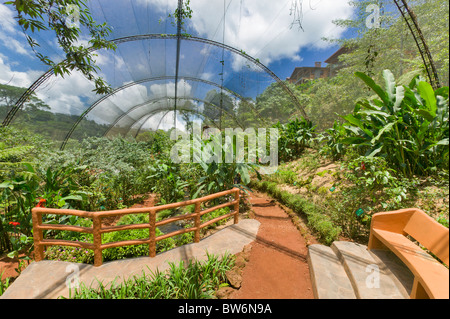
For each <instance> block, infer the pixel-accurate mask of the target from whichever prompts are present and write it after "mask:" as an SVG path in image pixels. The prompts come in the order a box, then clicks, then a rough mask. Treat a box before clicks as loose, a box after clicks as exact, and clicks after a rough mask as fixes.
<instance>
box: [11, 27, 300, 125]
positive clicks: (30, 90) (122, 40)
mask: <svg viewBox="0 0 450 319" xmlns="http://www.w3.org/2000/svg"><path fill="white" fill-rule="evenodd" d="M178 38H179V36H178V35H176V34H144V35H134V36H128V37H121V38H117V39H113V40H111V42H114V43H115V44H120V43H126V42H131V41H139V40H148V39H164V40H166V39H175V40H176V39H178ZM181 39H182V40H187V41H195V42H200V43H206V44H209V45H213V46H216V47H219V48H224V49H226V50H228V51H230V52H233V53H236V54H238V55H240V56H242V57H244V58H246V59H247V60H249V61H251V62H252V63H254V64H255V65H257V66H258V67H260V68H261V69H262V70H263V71H265V72H266V73H267V74H269V75H270V76H271V77H272V78H273V79H274V80H275V81H276V82H278V83H280V84H281V86H282V87H283V89H285V90H286V91H287V93H288V94H289V95H290V96H291V97H292V98H293V100H294V101H295V102H296V104H297V105H298V106H299V107H300V111H301V112H302V114H303V116H304V117H305V118H307V115H306V113H305V111H304V108H303V107H301V105H300V103H299V101H298V99H297V97H296V96H295V95H294V93H293V92H292V91H291V90H290V89H289V88H288V87H287V86H286V84H285V83H284V82H283V81H281V80H280V79H279V78H278V77H277V76H276V75H275V73H273V72H272V71H271V70H270V69H269V68H267V67H266V66H265V65H263V64H262V63H261V62H259V60H257V59H255V58H253V57H251V56H249V55H248V54H246V53H244V52H243V51H241V50H238V49H236V48H234V47H232V46H229V45H226V44H223V43H220V42H216V41H213V40H209V39H204V38H200V37H194V36H186V35H181ZM89 51H91V52H92V51H96V49H94V48H89ZM53 73H54V72H53V70H52V69H50V70H48V71H47V72H45V73H44V74H43V75H42V76H41V77H40V78H39V79H37V80H36V81H35V82H34V83H33V84H32V85H31V86H30V87H29V88H28V89H27V90H26V91H25V92H24V94H23V95H22V96H21V97H20V98H19V100H17V102H16V104H15V107H13V108H12V109H11V110H10V111H9V112H8V114H7V115H6V117H5V119H4V121H3V124H2V126H8V125H9V124H10V123H11V121H12V119H13V118H14V116H15V114H16V113H17V111H18V110H19V109H20V108H22V106H23V104H24V103H25V102H26V100H27V99H28V97H29V96H30V95H31V94H33V92H34V91H35V90H36V89H37V88H38V87H39V86H40V85H42V84H43V83H44V82H45V81H47V80H48V79H49V78H50V77H51V76H52V75H53ZM175 77H176V76H174V78H175ZM180 78H181V77H180ZM223 89H225V90H227V91H229V92H230V91H231V90H229V89H227V88H225V87H223Z"/></svg>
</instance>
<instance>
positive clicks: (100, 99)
mask: <svg viewBox="0 0 450 319" xmlns="http://www.w3.org/2000/svg"><path fill="white" fill-rule="evenodd" d="M173 79H175V77H174V76H159V77H154V78H148V79H142V80H139V81H135V82H130V83H127V84H125V85H122V86H121V87H118V88H116V89H115V90H114V91H113V92H111V93H109V94H106V95H103V96H102V97H101V98H99V99H98V100H97V101H95V102H94V103H93V104H91V106H90V107H89V108H87V109H86V110H85V111H84V112H83V113H82V114H81V115H80V116H79V117H78V119H77V121H76V122H75V123H74V124H73V126H72V128H71V129H70V130H69V132H68V133H67V134H66V137H65V138H64V141H63V143H62V144H61V148H60V149H61V150H64V148H65V146H66V144H67V142H68V140H69V138H70V137H71V136H72V133H73V132H74V131H75V129H76V127H77V126H78V124H80V122H81V121H82V120H83V119H84V118H85V117H86V116H87V115H88V114H89V112H91V111H92V110H93V109H94V108H95V107H97V105H99V104H100V103H101V102H103V101H105V100H106V99H108V98H109V97H111V96H112V95H114V94H115V93H117V92H120V91H122V90H124V89H127V88H130V87H132V86H134V85H138V84H142V83H147V82H153V81H164V80H173ZM178 79H179V80H180V79H181V80H185V81H193V82H201V83H205V84H208V85H211V86H214V87H217V88H219V89H222V87H221V86H220V85H219V84H217V83H215V82H211V81H207V80H203V79H198V78H193V77H179V78H178ZM223 89H224V90H226V91H227V92H228V93H230V94H232V95H233V96H235V97H237V98H239V99H240V100H244V97H243V96H241V95H240V94H238V93H236V92H234V91H231V90H229V89H227V88H223ZM165 98H167V97H165ZM254 111H255V112H256V114H257V116H258V117H259V118H260V119H262V120H263V121H265V119H264V118H262V117H260V116H259V114H258V113H257V111H256V110H254Z"/></svg>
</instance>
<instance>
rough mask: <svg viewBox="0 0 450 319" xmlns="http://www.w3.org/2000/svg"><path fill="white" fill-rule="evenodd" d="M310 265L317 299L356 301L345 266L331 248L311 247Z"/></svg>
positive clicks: (309, 247)
mask: <svg viewBox="0 0 450 319" xmlns="http://www.w3.org/2000/svg"><path fill="white" fill-rule="evenodd" d="M308 264H309V271H310V276H311V281H312V286H313V292H314V297H315V298H316V299H356V295H355V293H354V290H353V287H352V284H351V282H350V279H349V278H348V276H347V273H346V271H345V269H344V266H343V265H342V263H341V262H340V260H339V258H338V257H337V256H336V254H335V253H334V251H333V250H332V249H331V248H330V247H328V246H324V245H319V244H314V245H309V246H308Z"/></svg>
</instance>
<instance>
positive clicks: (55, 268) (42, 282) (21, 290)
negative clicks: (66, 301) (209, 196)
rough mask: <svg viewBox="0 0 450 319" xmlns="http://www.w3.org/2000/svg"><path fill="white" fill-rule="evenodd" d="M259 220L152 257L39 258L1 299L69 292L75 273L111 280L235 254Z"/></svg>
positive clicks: (84, 277)
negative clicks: (99, 262)
mask: <svg viewBox="0 0 450 319" xmlns="http://www.w3.org/2000/svg"><path fill="white" fill-rule="evenodd" d="M259 226H260V222H258V221H257V220H255V219H243V220H240V221H239V223H238V224H236V225H232V226H228V227H226V228H224V229H222V230H220V231H218V232H217V233H215V234H213V235H211V236H209V237H207V238H204V239H202V240H201V241H200V242H199V243H192V244H188V245H184V246H181V247H177V248H174V249H172V250H170V251H167V252H164V253H161V254H158V255H157V256H156V257H154V258H150V257H139V258H131V259H124V260H117V261H111V262H106V263H104V264H103V265H102V266H100V267H94V266H93V265H88V264H80V263H70V262H62V261H49V260H44V261H39V262H33V263H31V264H30V265H29V266H28V267H27V268H26V269H25V270H24V271H23V272H22V274H21V275H20V276H19V277H18V278H17V279H16V280H15V281H14V282H13V284H12V285H11V286H10V287H9V288H8V289H7V290H6V292H5V293H4V294H3V295H2V296H1V297H0V299H12V298H20V299H54V298H58V297H59V296H65V297H68V296H69V289H68V287H67V285H66V281H67V282H69V283H70V282H73V280H74V278H75V277H74V276H75V275H76V274H77V275H78V276H79V279H80V281H81V282H83V283H85V284H86V285H87V286H89V284H90V283H93V284H94V285H95V283H96V282H97V279H98V280H100V281H103V282H105V283H106V282H111V281H112V280H114V279H115V278H118V279H117V281H119V280H121V279H122V280H123V279H126V278H129V277H132V276H133V275H140V274H142V271H146V272H149V271H150V270H151V271H155V270H156V269H159V270H160V271H164V270H166V269H168V267H169V265H168V262H175V263H178V262H179V261H180V260H184V261H187V260H189V259H193V258H196V259H197V260H200V261H203V260H206V259H207V256H206V253H207V252H208V253H209V254H215V255H222V254H224V253H225V252H228V253H230V254H236V253H238V252H241V251H242V249H243V248H244V246H246V245H248V244H249V243H251V242H252V241H254V240H255V238H256V235H257V233H258V229H259Z"/></svg>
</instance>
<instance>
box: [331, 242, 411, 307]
mask: <svg viewBox="0 0 450 319" xmlns="http://www.w3.org/2000/svg"><path fill="white" fill-rule="evenodd" d="M331 249H332V250H333V251H334V253H335V254H336V256H337V257H338V258H339V260H340V261H341V263H342V265H343V266H344V269H345V271H346V273H347V276H348V278H349V279H350V282H351V284H352V286H353V290H354V292H355V295H356V298H358V299H408V298H409V294H408V292H407V289H405V286H404V285H403V284H402V281H401V280H399V279H398V278H397V276H396V274H397V275H398V274H400V273H402V271H404V270H405V268H406V266H405V267H404V268H402V267H401V265H400V264H397V263H396V262H390V258H392V257H393V256H392V255H388V254H384V253H383V252H382V251H379V252H376V253H373V252H370V251H369V250H367V246H365V245H361V244H357V243H353V242H346V241H335V242H333V244H332V245H331ZM383 260H384V261H383ZM394 266H395V267H397V268H396V269H395V271H393V270H391V268H392V267H394ZM406 269H407V268H406ZM411 275H412V274H411ZM405 277H407V276H405Z"/></svg>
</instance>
